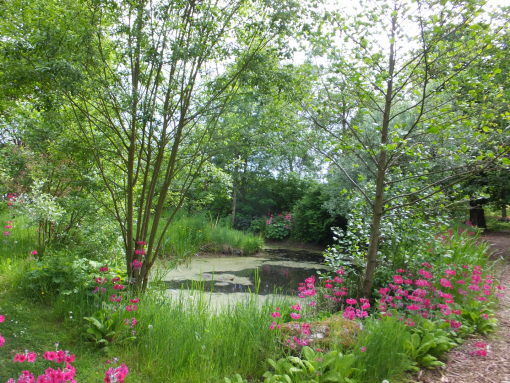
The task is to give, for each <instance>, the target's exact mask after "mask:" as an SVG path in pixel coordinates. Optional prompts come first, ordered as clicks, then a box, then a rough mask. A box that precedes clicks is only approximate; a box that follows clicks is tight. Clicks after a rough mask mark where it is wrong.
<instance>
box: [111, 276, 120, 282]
mask: <svg viewBox="0 0 510 383" xmlns="http://www.w3.org/2000/svg"><path fill="white" fill-rule="evenodd" d="M118 281H120V278H119V277H114V278H113V279H112V283H115V282H118Z"/></svg>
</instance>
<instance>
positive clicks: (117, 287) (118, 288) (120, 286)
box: [113, 284, 124, 290]
mask: <svg viewBox="0 0 510 383" xmlns="http://www.w3.org/2000/svg"><path fill="white" fill-rule="evenodd" d="M113 288H114V289H115V290H122V289H123V288H124V285H117V284H116V285H115V286H113Z"/></svg>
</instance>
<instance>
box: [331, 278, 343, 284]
mask: <svg viewBox="0 0 510 383" xmlns="http://www.w3.org/2000/svg"><path fill="white" fill-rule="evenodd" d="M333 280H334V281H335V282H336V283H342V282H343V281H344V280H343V279H342V278H340V277H335V279H333Z"/></svg>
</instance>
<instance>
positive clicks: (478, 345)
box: [475, 342, 487, 348]
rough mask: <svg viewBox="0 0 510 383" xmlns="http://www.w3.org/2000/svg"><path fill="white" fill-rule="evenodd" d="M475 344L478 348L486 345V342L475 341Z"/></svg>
mask: <svg viewBox="0 0 510 383" xmlns="http://www.w3.org/2000/svg"><path fill="white" fill-rule="evenodd" d="M475 346H476V347H478V348H484V347H485V346H487V343H485V342H476V343H475Z"/></svg>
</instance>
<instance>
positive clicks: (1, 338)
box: [0, 334, 5, 347]
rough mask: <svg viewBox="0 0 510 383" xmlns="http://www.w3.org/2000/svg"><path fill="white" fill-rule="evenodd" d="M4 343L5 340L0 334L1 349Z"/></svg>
mask: <svg viewBox="0 0 510 383" xmlns="http://www.w3.org/2000/svg"><path fill="white" fill-rule="evenodd" d="M4 343H5V338H4V337H3V336H2V334H0V347H2V346H3V345H4Z"/></svg>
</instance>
